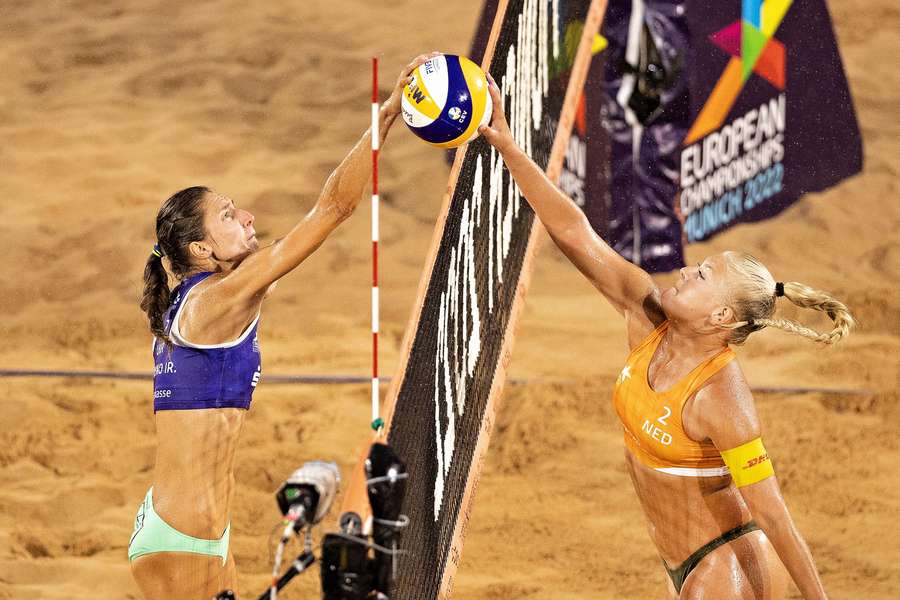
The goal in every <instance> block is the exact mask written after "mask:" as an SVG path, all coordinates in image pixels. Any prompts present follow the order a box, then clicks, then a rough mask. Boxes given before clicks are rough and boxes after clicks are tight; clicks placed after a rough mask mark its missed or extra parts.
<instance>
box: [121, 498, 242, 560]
mask: <svg viewBox="0 0 900 600" xmlns="http://www.w3.org/2000/svg"><path fill="white" fill-rule="evenodd" d="M230 534H231V523H229V524H228V527H226V528H225V533H223V534H222V537H221V538H219V539H217V540H201V539H200V538H195V537H191V536H189V535H185V534H183V533H181V532H180V531H178V530H177V529H175V528H174V527H172V526H171V525H169V524H168V523H166V522H165V521H163V520H162V517H160V516H159V515H158V514H156V511H155V510H153V488H152V487H151V488H150V489H149V490H148V491H147V495H146V496H145V497H144V501H143V502H141V505H140V506H139V507H138V511H137V516H136V517H135V518H134V533H132V534H131V542H130V543H129V544H128V560H134V559H135V558H137V557H138V556H143V555H145V554H153V553H154V552H191V553H193V554H207V555H209V556H219V557H221V558H222V565H224V564H225V561H226V560H227V559H228V538H229V536H230Z"/></svg>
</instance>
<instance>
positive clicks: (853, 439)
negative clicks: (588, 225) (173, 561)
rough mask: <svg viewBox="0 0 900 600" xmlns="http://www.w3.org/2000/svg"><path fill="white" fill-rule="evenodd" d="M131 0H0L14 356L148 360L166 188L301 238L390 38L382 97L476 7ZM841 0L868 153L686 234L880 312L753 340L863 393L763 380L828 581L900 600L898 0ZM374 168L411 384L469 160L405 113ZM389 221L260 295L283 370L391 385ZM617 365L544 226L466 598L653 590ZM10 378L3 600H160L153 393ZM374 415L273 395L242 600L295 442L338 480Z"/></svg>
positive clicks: (454, 49) (449, 47)
mask: <svg viewBox="0 0 900 600" xmlns="http://www.w3.org/2000/svg"><path fill="white" fill-rule="evenodd" d="M110 4H111V3H106V2H99V1H97V2H86V1H78V0H72V1H67V2H63V1H61V2H53V3H35V2H26V1H24V0H5V2H4V3H3V8H2V10H0V26H2V33H3V36H2V37H3V41H2V42H0V72H2V73H3V74H4V76H3V77H2V78H0V165H2V173H3V174H2V176H0V198H2V203H0V214H2V217H3V218H2V219H0V239H2V240H3V254H4V257H3V260H2V261H0V281H2V282H3V284H2V286H0V308H2V313H3V315H4V319H3V322H2V324H0V331H2V339H3V342H4V343H3V344H2V345H0V368H5V369H11V368H22V369H96V370H115V371H144V372H146V371H148V370H149V369H150V364H151V363H150V353H149V349H150V340H151V338H150V334H149V332H148V331H147V325H146V320H145V318H144V316H143V314H142V313H141V312H140V311H139V309H138V301H139V298H140V293H141V289H142V282H141V273H142V269H143V265H144V261H145V260H146V258H147V255H148V253H149V251H150V248H151V246H152V244H153V241H154V238H153V219H154V216H155V213H156V210H157V207H158V206H159V203H160V202H161V201H162V200H164V199H165V198H166V197H167V196H168V195H169V194H171V193H172V192H173V191H175V190H178V189H181V188H183V187H186V186H189V185H195V184H204V185H208V186H210V187H212V188H214V189H216V190H218V191H220V192H222V193H225V194H227V195H229V196H230V197H232V198H234V199H235V201H236V203H237V204H238V205H239V206H242V207H244V208H247V209H249V210H250V211H252V212H253V213H254V214H255V215H256V219H257V221H256V223H257V224H256V227H257V230H258V231H259V232H260V238H261V239H262V240H263V242H264V243H265V242H266V241H271V240H273V239H275V238H276V237H278V236H280V235H282V234H284V233H285V232H286V231H288V229H289V228H290V227H291V225H292V224H293V223H294V222H296V221H297V220H298V219H299V218H300V217H301V216H302V215H303V214H304V213H305V212H306V211H307V210H308V209H309V208H310V207H311V206H312V204H313V202H314V201H315V199H316V196H317V193H318V191H319V189H320V188H321V185H322V183H323V182H324V180H325V178H326V177H327V175H328V174H329V172H330V171H331V169H333V168H334V166H336V164H337V163H338V161H339V160H340V159H341V158H342V157H343V155H344V153H345V152H346V151H347V150H348V149H349V148H350V146H351V145H352V144H353V143H354V142H355V141H356V140H357V139H358V136H359V135H360V134H361V133H362V131H363V130H364V129H365V128H366V127H367V126H368V121H369V99H368V98H369V93H370V92H369V86H370V83H369V81H370V80H369V69H370V65H369V57H370V56H372V55H373V54H377V55H378V56H380V58H381V64H382V77H381V81H382V91H383V92H384V93H385V94H386V93H387V92H388V90H389V89H390V85H391V83H392V82H393V80H394V77H395V76H396V73H397V72H399V70H400V68H401V67H402V66H403V65H404V64H406V62H408V61H409V60H410V59H411V58H412V57H413V56H415V55H416V54H419V53H422V52H427V51H430V50H435V49H437V50H442V51H445V52H451V53H465V52H466V50H467V48H468V44H469V39H470V37H471V34H472V32H473V31H474V28H475V22H476V19H477V16H478V13H479V10H480V1H478V0H467V1H465V2H434V1H429V2H410V1H401V2H392V3H385V7H381V8H379V7H377V6H375V5H374V4H375V3H368V2H362V1H360V0H353V1H340V2H335V1H330V2H326V1H324V0H303V1H301V0H296V1H293V2H290V1H286V0H273V1H271V2H266V3H261V4H258V5H255V4H253V3H246V2H237V1H217V2H210V3H203V4H195V3H181V2H171V1H168V2H167V1H157V2H130V3H123V6H122V7H113V6H111V5H110ZM830 8H831V10H832V14H833V17H834V21H835V26H836V29H837V33H838V38H839V42H840V44H841V49H842V52H843V58H844V62H845V68H846V70H847V74H848V76H849V79H850V82H851V87H852V91H853V94H854V99H855V103H856V108H857V111H858V115H859V119H860V123H861V127H862V131H863V136H864V142H865V168H864V172H863V173H862V174H861V175H859V176H856V177H854V178H851V179H850V180H848V181H846V182H844V183H842V184H841V185H839V186H837V187H836V188H834V189H832V190H829V191H828V192H826V193H823V194H812V195H809V196H807V197H805V198H804V199H803V200H802V201H800V202H798V203H797V204H796V205H794V206H793V207H792V208H790V209H788V210H787V211H785V212H784V213H783V214H782V215H780V216H779V217H778V218H776V219H773V220H770V221H767V222H765V223H761V224H757V225H750V226H739V227H736V228H734V229H732V230H731V231H729V232H727V233H725V234H724V235H720V236H718V237H716V238H715V239H714V240H713V241H711V242H708V243H703V244H697V245H693V246H690V247H689V248H688V259H689V262H696V261H697V260H700V259H702V257H704V256H706V255H709V254H712V253H716V252H719V251H722V250H724V249H739V250H744V251H748V252H750V253H753V254H755V255H757V256H759V257H760V258H762V259H763V260H764V262H765V263H766V264H767V265H768V266H769V267H770V269H771V271H772V273H773V274H774V275H775V277H776V278H778V279H781V280H789V281H801V282H804V283H808V284H810V285H813V286H816V287H820V288H822V289H826V290H830V291H832V292H833V293H834V294H835V295H836V296H837V297H838V298H841V299H844V300H845V301H846V302H847V304H848V305H849V306H850V307H851V308H852V309H853V310H854V312H855V314H856V316H857V318H858V320H859V323H860V327H859V329H858V331H856V332H854V334H853V335H852V336H851V337H850V338H849V339H848V340H846V341H845V342H843V343H842V344H840V345H839V346H837V347H835V348H822V347H819V346H817V345H815V344H813V343H811V342H808V341H806V340H803V339H800V338H798V337H796V336H790V335H787V334H784V333H781V332H778V331H765V332H762V333H760V334H756V335H754V336H753V337H752V338H751V340H750V342H749V343H748V344H747V346H746V347H743V348H741V349H739V356H740V360H741V364H742V366H743V368H744V370H745V372H746V373H747V376H748V378H749V380H750V382H751V383H752V385H754V386H757V387H796V386H817V387H829V388H846V389H852V390H866V391H868V393H864V394H849V393H845V394H840V393H839V394H821V393H783V392H781V393H778V392H760V393H758V394H757V404H758V409H759V413H760V417H761V419H762V423H763V428H764V434H765V437H766V444H767V446H768V448H769V450H770V453H771V454H772V456H773V457H775V461H776V463H777V468H778V477H779V481H780V483H781V486H782V489H783V492H784V496H785V498H786V500H787V503H788V506H789V508H790V510H791V512H792V514H793V516H794V518H795V520H796V522H797V524H798V525H799V527H800V530H801V531H802V532H803V534H804V535H805V537H806V539H807V541H808V542H809V545H810V548H811V550H812V553H813V556H814V557H815V559H816V561H817V564H818V566H819V569H820V572H821V574H822V578H823V580H824V582H825V585H826V588H827V589H828V590H829V592H830V595H831V597H832V598H866V599H873V600H874V599H879V600H880V599H885V600H887V599H893V598H898V597H900V536H897V535H896V531H897V526H896V515H897V514H898V513H900V499H898V498H900V493H898V492H900V476H898V474H897V465H898V464H900V436H898V433H897V423H898V420H900V419H898V418H900V408H898V394H897V391H896V390H897V384H898V375H900V368H898V365H900V361H898V359H897V357H898V355H900V299H898V296H897V282H898V281H900V243H898V242H900V235H898V233H897V224H898V223H900V203H898V202H897V186H898V183H897V182H898V179H897V170H898V168H900V159H898V156H900V125H898V123H900V92H898V90H900V72H898V70H897V69H896V68H895V66H894V65H893V58H894V56H896V53H897V50H900V47H898V42H897V39H896V35H895V32H896V29H897V27H898V26H900V9H898V8H897V6H896V3H895V2H891V1H889V0H873V1H867V2H863V1H862V0H844V1H842V2H833V3H832V6H831V7H830ZM423 14H427V15H428V16H429V18H428V19H421V18H418V17H419V16H420V15H423ZM381 164H382V171H381V179H380V181H381V188H382V189H381V191H382V199H383V206H382V213H381V222H382V235H381V253H380V256H381V290H382V292H381V293H382V295H381V299H382V305H381V306H382V315H381V330H382V345H381V357H380V360H381V365H382V372H383V373H385V374H393V372H394V370H395V367H396V365H397V361H398V355H399V351H400V342H401V339H402V336H403V331H404V328H405V327H406V324H407V321H408V318H409V315H410V312H411V309H412V304H413V301H414V298H415V291H416V287H417V284H418V281H419V276H420V273H421V270H422V267H423V257H424V256H425V254H426V251H427V248H428V245H429V242H430V239H431V235H432V228H433V224H434V221H435V219H436V216H437V212H438V208H439V201H440V198H441V194H442V192H443V190H444V186H445V182H446V178H447V174H448V168H447V166H446V164H445V162H444V158H443V155H442V153H441V152H439V151H436V150H434V149H432V148H429V147H427V146H425V145H424V144H422V143H421V142H419V141H418V140H416V139H415V138H414V137H413V136H412V135H411V134H409V132H408V131H405V128H404V127H403V126H402V125H398V126H397V127H396V128H395V131H393V132H392V134H391V136H390V139H389V141H388V144H387V145H386V147H385V149H384V151H383V153H382V163H381ZM369 227H370V225H369V218H368V208H367V207H366V206H365V203H364V205H363V207H362V208H361V209H360V210H359V211H358V212H357V214H356V215H354V216H353V217H352V218H351V219H350V220H349V221H348V222H346V223H345V224H343V225H342V226H341V227H340V228H339V229H338V231H337V232H336V233H335V234H334V236H333V237H332V238H330V239H329V240H328V241H327V242H326V243H325V245H324V246H323V247H322V248H321V249H320V250H319V251H318V252H317V253H316V254H315V255H314V256H313V257H312V258H310V259H309V260H308V261H307V262H305V263H304V264H303V265H302V266H301V267H300V268H299V269H297V271H296V272H295V273H293V274H291V275H289V276H288V277H286V278H285V279H284V280H283V281H282V282H281V283H280V284H279V288H278V290H277V292H276V293H275V294H274V295H273V297H272V298H271V299H270V300H268V301H267V305H266V308H265V311H264V314H263V319H262V321H261V325H260V339H261V340H262V346H263V354H264V362H265V369H266V374H276V373H307V374H359V375H365V374H367V373H368V372H369V368H370V367H369V364H370V333H369V332H370V329H369V328H370V324H369V318H370V312H369V310H370V309H369V300H370V289H369V285H370V279H369V277H370V263H369V261H370V244H369ZM661 279H662V280H666V279H667V278H666V277H662V278H661ZM784 314H786V315H789V316H795V317H798V318H802V319H804V320H806V321H808V322H811V323H813V324H817V325H819V326H824V322H823V321H822V320H821V319H816V318H815V317H814V316H811V315H808V314H806V313H799V312H797V311H790V310H785V311H784ZM625 354H626V348H625V337H624V326H623V322H622V321H621V319H620V318H619V316H618V315H617V314H616V313H615V311H614V310H613V309H612V308H611V307H610V306H609V305H607V304H606V303H605V301H604V300H603V298H602V297H601V296H600V295H599V294H598V293H597V292H596V291H595V290H594V289H593V288H592V287H591V286H590V285H589V284H588V283H587V282H586V281H585V280H584V279H583V278H582V277H581V276H580V275H579V274H578V273H577V271H576V270H575V269H574V268H573V267H572V266H571V265H569V264H568V262H567V261H566V259H565V258H564V257H563V256H562V255H561V254H560V253H559V252H558V251H557V250H556V248H555V247H554V246H553V244H552V243H550V242H545V243H544V246H543V249H542V251H541V253H540V255H539V257H538V259H537V263H536V269H535V273H534V276H533V279H532V282H531V288H530V292H529V295H528V299H527V305H526V308H525V311H524V314H523V317H522V320H521V323H520V328H519V334H518V337H517V340H516V343H515V350H514V353H513V358H512V363H511V365H510V376H511V377H512V378H523V379H529V380H539V381H540V382H539V383H531V384H528V385H507V387H506V391H505V393H504V398H503V404H502V408H501V410H500V416H499V419H498V423H497V429H496V431H495V434H494V436H493V441H492V443H491V447H490V450H489V452H488V455H487V463H486V466H485V470H484V473H483V476H482V478H481V481H480V483H479V487H478V492H477V499H476V502H475V509H474V514H473V518H472V520H471V522H470V525H469V530H468V536H467V539H466V544H465V549H464V553H463V562H462V566H461V568H460V569H459V571H458V573H457V576H456V584H455V588H454V590H455V591H454V598H458V599H462V600H477V599H498V600H499V599H507V598H529V599H539V598H540V599H553V600H561V599H576V598H578V599H582V598H597V599H606V598H609V599H612V598H617V599H618V598H661V597H662V596H663V594H662V590H663V586H664V582H665V580H664V577H665V575H664V571H663V570H662V569H661V568H660V565H659V559H658V558H657V556H656V554H655V552H654V549H653V546H652V544H651V542H650V539H649V537H648V535H647V532H646V526H645V524H644V521H643V517H642V515H641V514H640V508H639V506H638V503H637V500H636V498H635V497H634V493H633V491H632V489H631V485H630V482H629V481H628V477H627V474H626V473H625V469H624V463H623V459H622V452H623V450H622V440H621V429H620V426H619V424H618V422H617V420H616V418H615V414H614V412H613V410H612V406H611V401H610V395H611V389H612V382H613V380H614V378H615V377H616V375H617V373H618V371H619V370H620V368H621V365H622V362H623V360H624V357H625ZM0 381H2V389H3V390H4V403H3V408H2V419H0V481H2V485H0V598H26V597H27V598H37V599H48V600H50V599H60V600H61V599H64V598H65V599H68V600H77V599H85V600H87V599H92V600H93V599H97V598H138V597H139V596H138V593H137V589H136V587H135V585H134V584H133V582H132V580H131V576H130V573H129V568H128V563H127V560H126V547H127V543H128V539H129V536H130V534H131V527H132V523H133V518H134V513H135V509H136V507H137V504H138V503H139V502H140V500H141V499H142V498H143V496H144V493H145V492H146V489H147V487H148V485H149V482H150V478H151V474H152V467H153V460H154V444H155V442H154V423H153V417H152V399H151V392H150V389H151V388H150V384H149V382H147V381H109V380H101V379H87V378H80V379H66V380H63V379H36V378H25V379H3V380H0ZM368 403H369V392H368V386H366V385H347V386H324V385H318V386H314V385H308V386H285V385H277V384H272V383H270V384H266V383H265V382H263V384H262V385H261V386H260V388H259V389H258V390H257V392H256V394H255V396H254V403H253V408H252V410H251V411H250V413H249V416H248V419H247V421H246V425H245V428H244V431H243V434H242V440H241V443H240V448H239V451H238V458H237V466H236V480H237V489H236V494H235V510H234V514H233V533H232V545H233V546H232V547H233V549H234V552H235V556H236V560H237V563H238V566H239V569H240V584H241V589H242V591H243V593H244V594H245V595H246V597H251V595H252V594H251V592H255V593H258V591H260V590H261V589H262V587H264V586H265V585H266V584H267V582H268V578H269V572H270V568H271V567H270V564H271V563H270V562H269V557H268V550H267V543H266V538H267V536H268V534H269V531H270V529H271V528H272V526H273V525H275V524H276V523H277V522H278V514H277V507H276V504H275V500H274V497H273V492H274V490H275V489H276V488H277V486H278V485H279V484H280V483H281V482H282V481H283V479H284V478H285V477H286V476H287V475H288V474H289V473H290V472H291V471H292V470H293V469H294V468H296V467H297V466H299V465H300V464H301V463H302V462H303V461H305V460H311V459H319V458H322V459H331V460H335V461H337V462H338V463H339V464H340V465H341V467H342V469H343V470H344V473H345V474H347V473H348V472H349V468H350V466H351V465H352V464H353V463H354V462H355V460H356V458H357V456H358V454H359V451H360V448H361V447H362V444H363V442H364V441H365V439H366V428H367V422H368V419H369V414H368ZM334 512H335V513H336V512H337V511H334ZM317 586H318V572H317V571H315V572H313V573H311V574H309V575H306V576H304V577H301V578H300V580H299V581H298V582H297V583H296V584H292V586H291V587H290V588H288V590H286V591H285V593H284V594H283V595H282V597H284V598H286V599H289V598H312V597H316V592H315V590H316V587H317ZM253 597H255V596H253ZM793 597H799V596H796V595H795V596H793Z"/></svg>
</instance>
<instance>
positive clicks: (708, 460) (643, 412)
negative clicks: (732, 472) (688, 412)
mask: <svg viewBox="0 0 900 600" xmlns="http://www.w3.org/2000/svg"><path fill="white" fill-rule="evenodd" d="M668 328H669V322H668V321H666V322H665V323H663V324H662V325H660V326H659V327H657V328H656V330H655V331H654V332H653V333H651V334H650V335H649V336H648V337H647V339H645V340H644V341H643V342H641V344H640V345H639V346H638V347H637V348H635V349H634V350H632V352H631V354H630V355H629V356H628V360H627V361H626V362H625V368H624V369H622V373H621V374H620V375H619V379H618V380H617V381H616V385H615V388H614V390H613V402H614V404H615V407H616V412H617V413H618V415H619V419H620V420H621V421H622V425H623V426H624V428H625V445H626V446H627V447H628V449H629V450H630V451H631V453H632V454H634V456H635V457H636V458H637V459H638V460H639V461H640V462H641V463H643V464H644V465H646V466H648V467H650V468H652V469H656V470H657V471H662V472H664V473H669V474H670V475H681V476H687V477H712V476H719V475H727V474H728V473H729V471H728V467H726V466H725V462H724V461H723V460H722V456H721V454H719V451H718V450H717V449H716V447H715V446H714V445H713V444H712V442H710V441H708V440H707V441H705V442H696V441H694V440H692V439H691V438H689V437H688V435H687V433H685V431H684V427H683V425H682V423H681V411H682V410H683V409H684V403H685V402H687V401H688V400H689V399H690V398H691V396H693V395H694V394H695V393H696V392H697V390H699V389H700V388H701V387H702V386H703V384H704V383H705V382H706V381H707V380H708V379H709V378H710V377H712V376H713V375H715V374H716V373H717V372H718V371H719V369H721V368H722V367H724V366H725V365H727V364H728V363H729V362H731V360H732V359H734V356H735V355H734V351H733V350H732V349H731V348H725V349H723V350H722V351H721V352H720V353H718V354H717V355H715V356H713V357H712V358H710V359H708V360H706V361H704V362H702V363H700V364H699V365H697V366H696V367H695V368H694V370H693V371H691V372H690V373H688V374H687V376H685V377H684V378H683V379H681V381H679V382H678V383H676V384H675V385H674V386H672V387H671V388H670V389H668V390H666V391H664V392H656V391H654V390H653V389H652V388H651V387H650V383H649V378H648V370H649V367H650V360H651V359H652V358H653V354H654V353H655V352H656V349H657V347H658V346H659V344H660V342H661V341H662V339H663V336H664V335H665V334H666V330H667V329H668Z"/></svg>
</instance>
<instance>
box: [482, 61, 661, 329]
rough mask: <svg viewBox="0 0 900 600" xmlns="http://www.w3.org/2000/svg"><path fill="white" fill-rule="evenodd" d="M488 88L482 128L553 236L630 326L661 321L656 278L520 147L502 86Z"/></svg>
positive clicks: (643, 326)
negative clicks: (489, 107) (616, 246)
mask: <svg viewBox="0 0 900 600" xmlns="http://www.w3.org/2000/svg"><path fill="white" fill-rule="evenodd" d="M489 89H490V94H491V100H492V101H493V104H494V106H493V109H494V110H493V114H492V118H491V124H490V126H486V127H482V128H481V130H480V132H481V134H482V135H483V136H484V137H485V139H486V140H487V141H488V142H489V143H490V144H491V145H493V146H494V147H495V148H496V149H497V150H498V151H499V152H500V154H501V156H503V161H504V162H505V163H506V167H507V169H509V172H510V175H512V177H513V179H515V181H516V183H517V184H518V186H519V189H521V190H522V194H523V195H524V196H525V199H526V200H527V201H528V203H529V204H530V205H531V207H532V208H533V209H534V212H535V214H536V215H537V216H538V218H539V219H540V220H541V223H543V225H544V227H545V228H546V229H547V232H548V233H549V234H550V237H551V238H552V239H553V241H554V242H555V243H556V245H557V246H558V247H559V249H560V250H562V252H563V253H564V254H565V255H566V257H568V259H569V260H570V261H571V262H572V264H574V265H575V266H576V267H577V268H578V270H579V271H581V273H582V274H583V275H584V276H585V277H587V278H588V280H589V281H590V282H591V283H592V284H593V285H594V286H595V287H596V288H597V289H598V290H600V292H601V293H602V294H603V295H604V296H605V297H606V298H607V300H609V302H610V303H611V304H612V305H613V307H615V309H616V310H617V311H619V313H621V314H622V315H624V316H625V317H626V319H628V320H629V321H630V323H629V330H631V322H632V321H633V322H634V324H636V325H639V329H641V330H647V329H648V328H649V329H653V328H654V327H656V326H657V325H659V323H661V322H662V321H663V320H664V318H665V317H664V315H663V313H662V309H661V308H660V306H659V289H658V288H657V286H656V284H655V283H654V281H653V279H651V277H650V275H648V274H647V272H646V271H644V270H643V269H641V268H639V267H637V266H635V265H633V264H631V263H630V262H628V261H627V260H625V259H624V258H622V257H621V256H619V254H618V253H617V252H616V251H615V250H613V249H612V248H610V246H609V245H608V244H607V243H606V242H604V241H603V240H602V239H601V238H600V236H599V235H597V233H596V232H595V231H594V229H593V227H591V225H590V223H589V222H588V220H587V217H585V215H584V212H582V211H581V209H580V208H578V206H577V205H576V204H575V202H573V201H572V199H571V198H569V197H568V196H566V195H565V194H564V193H562V192H561V191H560V190H559V188H557V187H556V186H555V185H554V184H553V182H552V181H550V179H548V178H547V175H546V174H545V173H544V171H543V170H542V169H541V168H540V167H538V166H537V165H536V164H535V163H534V161H532V160H531V159H530V158H529V157H528V156H527V155H526V154H525V153H524V152H523V151H522V150H521V148H519V146H518V145H517V144H516V142H515V140H514V139H513V137H512V133H511V132H510V130H509V125H508V124H507V122H506V117H505V115H504V113H503V105H502V101H501V98H500V91H499V90H498V88H497V85H496V83H494V81H493V79H491V85H490V86H489ZM644 335H646V332H645V333H644ZM641 337H643V336H641Z"/></svg>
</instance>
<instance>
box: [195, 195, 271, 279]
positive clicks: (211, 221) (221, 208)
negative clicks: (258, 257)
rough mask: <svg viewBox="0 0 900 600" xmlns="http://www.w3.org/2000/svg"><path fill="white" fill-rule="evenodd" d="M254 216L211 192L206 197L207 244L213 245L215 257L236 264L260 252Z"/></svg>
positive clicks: (226, 198) (205, 223)
mask: <svg viewBox="0 0 900 600" xmlns="http://www.w3.org/2000/svg"><path fill="white" fill-rule="evenodd" d="M253 221H254V217H253V215H252V214H250V213H249V212H248V211H246V210H243V209H240V208H237V207H236V206H235V205H234V202H233V201H232V200H231V199H230V198H228V197H226V196H222V195H220V194H217V193H215V192H210V193H209V194H207V196H206V214H205V215H204V226H205V227H206V241H207V242H208V243H209V244H210V245H211V246H212V250H213V257H214V258H215V259H216V260H220V261H226V262H230V261H236V260H241V259H243V258H245V257H246V256H247V255H248V254H251V253H253V252H256V250H258V249H259V241H258V240H257V239H256V230H254V229H253Z"/></svg>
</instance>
